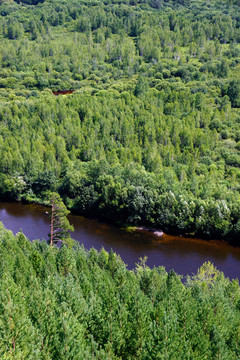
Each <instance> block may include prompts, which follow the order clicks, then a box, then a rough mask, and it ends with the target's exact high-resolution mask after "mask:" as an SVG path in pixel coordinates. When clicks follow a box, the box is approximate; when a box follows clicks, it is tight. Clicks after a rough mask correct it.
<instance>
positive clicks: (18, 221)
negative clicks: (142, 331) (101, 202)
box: [0, 203, 240, 278]
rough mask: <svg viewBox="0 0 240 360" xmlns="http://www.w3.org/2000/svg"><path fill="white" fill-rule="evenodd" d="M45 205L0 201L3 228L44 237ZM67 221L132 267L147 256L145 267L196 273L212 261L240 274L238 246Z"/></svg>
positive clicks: (88, 241)
mask: <svg viewBox="0 0 240 360" xmlns="http://www.w3.org/2000/svg"><path fill="white" fill-rule="evenodd" d="M46 211H48V209H47V208H45V207H44V206H39V205H32V204H31V205H23V204H21V203H17V204H16V203H0V220H1V221H2V222H3V224H4V225H5V227H6V228H8V229H10V230H12V231H13V232H14V233H17V232H18V231H19V230H20V229H22V231H23V232H24V233H25V234H26V236H28V237H29V239H31V240H33V239H36V238H37V239H43V238H45V239H46V238H47V236H48V233H49V217H48V215H46ZM69 220H70V223H71V224H73V225H74V228H75V231H74V233H72V237H73V238H74V239H76V240H77V241H79V242H80V243H81V244H83V245H84V246H85V248H87V249H90V248H91V247H95V248H96V249H98V250H100V249H101V248H102V247H104V248H105V249H106V250H108V251H109V250H111V249H113V251H115V252H117V253H118V254H120V255H121V257H122V259H123V260H124V261H125V263H127V264H128V267H129V268H130V269H131V268H133V267H135V264H136V263H137V262H138V261H139V258H140V257H144V256H147V257H148V262H147V264H148V266H150V267H153V266H161V265H163V266H165V267H166V270H170V269H171V268H173V269H174V270H175V271H176V272H177V273H179V274H183V275H186V274H192V273H194V272H196V270H197V268H198V267H200V266H201V265H202V264H203V262H205V261H208V260H209V261H211V262H213V263H214V264H215V265H216V266H217V267H218V268H219V270H221V271H224V273H225V275H226V276H229V277H230V278H235V277H239V274H240V248H234V247H232V246H230V245H228V244H226V243H223V242H220V241H210V242H207V241H204V240H201V239H189V238H184V237H177V236H169V235H166V234H164V236H163V238H158V237H157V236H155V235H154V234H153V233H150V232H146V231H143V232H136V233H128V232H126V231H124V230H122V229H119V228H116V227H114V226H110V225H107V224H105V223H102V222H99V221H97V220H95V219H85V218H83V217H80V216H76V215H71V216H70V217H69Z"/></svg>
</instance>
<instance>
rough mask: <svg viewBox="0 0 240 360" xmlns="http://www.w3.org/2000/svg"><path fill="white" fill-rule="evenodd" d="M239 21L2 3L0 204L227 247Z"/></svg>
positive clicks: (234, 178) (187, 13)
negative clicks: (47, 208)
mask: <svg viewBox="0 0 240 360" xmlns="http://www.w3.org/2000/svg"><path fill="white" fill-rule="evenodd" d="M238 12H239V3H238V1H230V0H229V1H225V2H223V1H219V0H212V1H210V2H209V1H208V2H206V1H203V0H200V1H198V2H196V1H194V0H190V1H189V0H187V1H186V0H179V1H170V0H169V1H159V0H147V1H142V0H141V1H130V2H129V1H127V0H126V1H121V2H120V1H114V2H111V1H110V2H109V1H107V2H104V3H103V2H101V1H99V2H84V1H75V0H73V1H71V6H69V4H68V3H67V2H60V1H59V0H53V1H50V2H49V1H44V2H42V3H41V4H37V1H31V0H29V1H28V0H26V1H25V2H21V3H19V4H18V2H14V1H12V2H11V1H1V4H0V40H1V41H0V54H1V55H0V152H1V158H0V197H1V198H2V199H17V200H26V201H35V202H40V203H47V202H48V201H49V191H51V192H58V193H59V194H60V195H61V197H62V199H63V200H64V202H65V204H66V205H67V206H68V208H69V209H73V210H75V211H77V212H79V213H81V214H84V215H91V216H97V217H104V218H105V219H107V220H109V221H112V222H116V223H118V224H121V225H122V224H124V225H146V226H151V227H156V228H162V230H165V231H172V232H181V233H191V234H195V235H200V236H204V237H208V238H224V239H225V240H232V239H235V240H236V241H238V240H239V229H240V226H239V216H240V208H239V201H240V186H239V179H240V172H239V166H240V154H239V151H240V147H239V141H240V132H239V122H240V120H239V119H240V112H239V108H240V107H239V104H240V98H239V96H240V95H239V94H240V87H239V80H238V78H239V76H240V71H239V63H240V46H239V45H238V44H239V42H240V33H239V29H240V27H239V17H238ZM73 90H75V92H73V93H71V91H73ZM52 91H54V93H55V92H56V91H67V92H68V95H59V96H54V95H53V93H52Z"/></svg>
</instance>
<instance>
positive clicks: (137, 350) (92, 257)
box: [0, 225, 240, 360]
mask: <svg viewBox="0 0 240 360" xmlns="http://www.w3.org/2000/svg"><path fill="white" fill-rule="evenodd" d="M0 259H1V261H0V268H1V276H0V300H1V301H0V339H1V347H0V356H1V359H18V358H19V359H20V358H24V359H25V358H28V359H31V358H38V359H59V360H61V359H64V360H65V359H89V360H90V359H92V358H97V359H102V360H105V359H146V360H147V359H154V360H155V359H163V358H164V359H169V360H170V359H179V360H180V359H181V360H182V359H203V358H207V359H216V358H222V359H234V358H238V357H239V356H240V353H239V336H238V329H239V325H240V321H239V319H240V317H239V311H240V306H239V304H240V287H239V283H238V280H233V281H230V280H229V279H227V278H225V277H224V275H223V274H222V273H220V272H219V271H218V270H217V269H215V268H214V266H213V264H210V263H205V264H204V265H203V266H202V267H201V268H200V269H199V270H198V273H197V274H196V275H193V276H192V277H188V279H187V280H186V281H185V282H184V283H182V281H181V280H182V279H181V277H180V276H178V275H177V274H176V273H175V272H174V271H173V270H172V271H170V272H169V273H167V272H166V271H165V269H164V268H163V267H159V268H154V269H150V268H148V266H147V263H146V260H147V259H146V258H144V259H141V260H140V262H139V264H138V265H137V267H136V269H135V270H132V271H130V270H127V269H126V265H125V264H124V263H123V262H122V261H121V259H120V258H119V257H118V256H117V255H116V254H115V253H113V252H110V253H109V254H108V253H107V252H106V251H105V250H104V249H102V250H101V251H100V252H99V253H98V252H97V251H96V250H95V249H91V250H90V251H86V250H84V249H83V248H82V247H80V246H76V247H75V248H74V249H70V248H67V247H66V246H62V247H61V248H60V249H59V248H57V247H50V246H49V245H47V243H46V242H44V241H43V242H39V241H34V242H33V243H31V242H30V241H29V240H28V239H27V238H26V237H25V236H24V235H23V234H22V233H19V234H18V235H17V236H16V237H14V236H13V234H12V233H11V232H10V231H7V230H6V229H4V228H3V226H2V225H0Z"/></svg>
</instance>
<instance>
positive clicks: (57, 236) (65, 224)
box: [49, 193, 74, 246]
mask: <svg viewBox="0 0 240 360" xmlns="http://www.w3.org/2000/svg"><path fill="white" fill-rule="evenodd" d="M50 205H51V210H50V216H49V217H50V233H49V243H50V245H51V246H53V245H54V244H58V243H59V242H61V244H65V245H68V246H73V241H72V240H71V238H70V235H69V231H74V228H73V226H72V225H70V223H69V221H68V219H67V215H68V214H69V211H68V209H67V208H66V206H65V205H64V203H63V202H62V200H61V198H60V196H59V194H57V193H51V199H50Z"/></svg>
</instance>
